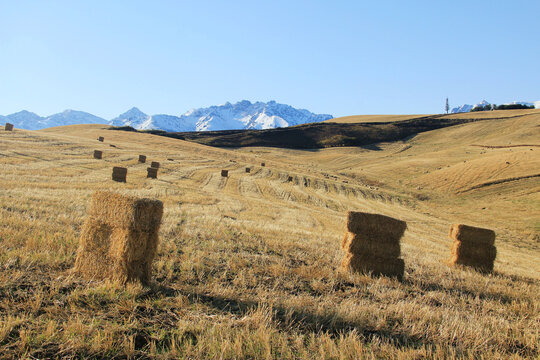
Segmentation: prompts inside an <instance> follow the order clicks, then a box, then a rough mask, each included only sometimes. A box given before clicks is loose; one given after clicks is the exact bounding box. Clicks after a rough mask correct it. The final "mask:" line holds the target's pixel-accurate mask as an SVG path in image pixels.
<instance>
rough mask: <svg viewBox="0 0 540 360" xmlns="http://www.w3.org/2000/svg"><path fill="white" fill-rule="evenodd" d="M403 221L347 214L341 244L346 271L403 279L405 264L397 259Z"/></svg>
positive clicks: (378, 216) (355, 213) (379, 216)
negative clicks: (345, 229)
mask: <svg viewBox="0 0 540 360" xmlns="http://www.w3.org/2000/svg"><path fill="white" fill-rule="evenodd" d="M406 228H407V224H406V223H405V222H404V221H401V220H397V219H394V218H391V217H388V216H384V215H380V214H370V213H364V212H354V211H350V212H349V213H348V214H347V231H346V233H345V236H344V238H343V240H342V242H341V248H342V249H343V250H344V251H345V257H344V258H343V261H342V263H341V267H342V268H343V269H345V270H349V271H354V272H359V273H364V274H366V273H370V274H372V275H376V276H379V275H384V276H391V277H397V278H398V279H399V280H401V279H403V273H404V269H405V263H404V261H403V259H400V258H399V256H400V254H401V245H400V239H401V237H402V236H403V233H404V232H405V229H406Z"/></svg>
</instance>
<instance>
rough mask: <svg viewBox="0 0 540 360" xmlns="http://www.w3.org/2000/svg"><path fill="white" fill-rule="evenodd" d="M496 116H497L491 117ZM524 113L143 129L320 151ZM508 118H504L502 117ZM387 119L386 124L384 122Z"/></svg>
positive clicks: (207, 140)
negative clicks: (280, 125)
mask: <svg viewBox="0 0 540 360" xmlns="http://www.w3.org/2000/svg"><path fill="white" fill-rule="evenodd" d="M492 113H497V114H492ZM525 114H527V113H526V112H525V113H519V112H509V113H506V112H505V111H493V112H490V114H482V113H481V114H480V115H478V116H476V113H475V114H469V113H468V114H467V115H468V116H464V115H462V114H453V115H427V116H421V117H418V116H412V115H411V116H405V115H402V116H398V115H380V117H376V118H374V116H366V117H365V118H364V117H348V118H350V119H343V118H342V119H341V120H340V119H338V120H337V121H336V122H330V121H328V122H327V121H325V122H321V123H312V124H305V125H299V126H292V127H287V128H278V129H268V130H222V131H202V132H165V131H161V130H146V131H144V132H145V133H150V134H154V135H161V136H167V137H171V138H175V139H179V140H188V141H193V142H196V143H200V144H204V145H209V146H217V147H229V148H231V147H234V148H236V147H247V146H250V147H253V146H266V147H278V148H288V149H320V148H329V147H341V146H369V145H371V144H375V143H380V142H389V141H398V140H403V139H405V138H407V137H410V136H413V135H416V134H419V133H422V132H426V131H431V130H435V129H440V128H445V127H448V126H455V125H459V124H464V123H468V122H475V121H488V120H489V121H493V120H496V119H497V118H508V117H509V116H518V117H519V116H524V115H525ZM505 115H507V116H505ZM360 118H364V119H371V120H373V119H375V120H376V121H375V122H355V121H354V120H353V119H360ZM383 120H388V121H383ZM111 130H119V131H136V130H135V129H133V128H131V127H113V128H111Z"/></svg>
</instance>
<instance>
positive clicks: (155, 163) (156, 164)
mask: <svg viewBox="0 0 540 360" xmlns="http://www.w3.org/2000/svg"><path fill="white" fill-rule="evenodd" d="M150 166H151V167H153V168H155V169H159V163H158V162H157V161H152V163H151V164H150Z"/></svg>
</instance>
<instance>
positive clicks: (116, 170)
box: [112, 166, 127, 182]
mask: <svg viewBox="0 0 540 360" xmlns="http://www.w3.org/2000/svg"><path fill="white" fill-rule="evenodd" d="M126 176H127V168H125V167H119V166H115V167H113V172H112V179H113V180H114V181H118V182H126Z"/></svg>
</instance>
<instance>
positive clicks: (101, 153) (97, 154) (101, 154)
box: [94, 150, 103, 159]
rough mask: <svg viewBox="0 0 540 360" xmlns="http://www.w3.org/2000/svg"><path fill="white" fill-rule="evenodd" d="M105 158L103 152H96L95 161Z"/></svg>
mask: <svg viewBox="0 0 540 360" xmlns="http://www.w3.org/2000/svg"><path fill="white" fill-rule="evenodd" d="M102 157H103V151H101V150H94V159H101V158H102Z"/></svg>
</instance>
